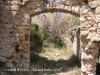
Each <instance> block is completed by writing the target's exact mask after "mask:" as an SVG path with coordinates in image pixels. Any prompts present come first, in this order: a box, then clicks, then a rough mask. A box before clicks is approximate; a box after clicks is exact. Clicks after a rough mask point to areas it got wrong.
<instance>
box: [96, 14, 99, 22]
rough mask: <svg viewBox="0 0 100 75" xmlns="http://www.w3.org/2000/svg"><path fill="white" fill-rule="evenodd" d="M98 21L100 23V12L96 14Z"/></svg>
mask: <svg viewBox="0 0 100 75" xmlns="http://www.w3.org/2000/svg"><path fill="white" fill-rule="evenodd" d="M96 22H97V23H99V22H100V14H99V15H96Z"/></svg>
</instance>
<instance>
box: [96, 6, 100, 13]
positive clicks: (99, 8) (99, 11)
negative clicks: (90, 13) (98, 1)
mask: <svg viewBox="0 0 100 75" xmlns="http://www.w3.org/2000/svg"><path fill="white" fill-rule="evenodd" d="M95 13H96V14H100V6H99V7H97V8H96V10H95Z"/></svg>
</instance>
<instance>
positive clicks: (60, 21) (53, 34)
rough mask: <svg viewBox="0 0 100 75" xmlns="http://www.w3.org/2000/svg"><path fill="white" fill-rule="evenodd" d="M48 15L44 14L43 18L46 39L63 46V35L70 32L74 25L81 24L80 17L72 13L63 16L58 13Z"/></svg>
mask: <svg viewBox="0 0 100 75" xmlns="http://www.w3.org/2000/svg"><path fill="white" fill-rule="evenodd" d="M48 15H49V14H48ZM48 15H44V16H43V19H42V21H43V25H42V26H43V29H42V30H43V34H44V40H45V39H46V41H48V42H51V43H54V44H56V45H57V46H63V45H64V42H63V40H62V38H61V37H62V36H64V35H66V34H68V32H69V29H71V28H72V27H73V26H75V25H79V18H78V17H76V16H72V15H70V16H66V17H63V16H59V15H57V14H56V13H54V15H53V16H51V15H49V16H48Z"/></svg>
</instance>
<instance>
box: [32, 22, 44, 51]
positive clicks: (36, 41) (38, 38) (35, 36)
mask: <svg viewBox="0 0 100 75" xmlns="http://www.w3.org/2000/svg"><path fill="white" fill-rule="evenodd" d="M30 25H31V29H30V42H31V47H30V49H31V50H32V51H34V52H40V51H41V48H42V44H43V37H42V32H41V31H40V29H39V26H38V25H37V24H35V23H31V24H30Z"/></svg>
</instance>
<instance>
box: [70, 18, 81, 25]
mask: <svg viewBox="0 0 100 75" xmlns="http://www.w3.org/2000/svg"><path fill="white" fill-rule="evenodd" d="M71 21H72V22H71V23H72V24H71V25H72V26H75V25H79V23H80V20H79V17H76V16H72V17H71Z"/></svg>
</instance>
